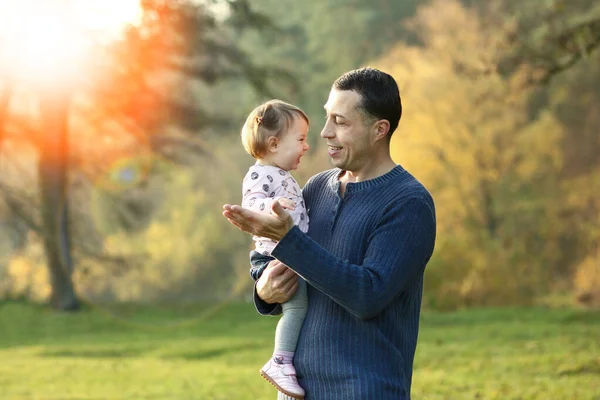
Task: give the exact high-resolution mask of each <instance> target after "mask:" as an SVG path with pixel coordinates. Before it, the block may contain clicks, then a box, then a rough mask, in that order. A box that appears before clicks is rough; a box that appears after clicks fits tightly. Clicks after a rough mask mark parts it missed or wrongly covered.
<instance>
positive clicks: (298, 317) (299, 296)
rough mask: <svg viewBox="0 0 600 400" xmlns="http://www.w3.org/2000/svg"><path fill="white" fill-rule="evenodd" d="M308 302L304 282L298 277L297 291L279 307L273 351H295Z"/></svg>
mask: <svg viewBox="0 0 600 400" xmlns="http://www.w3.org/2000/svg"><path fill="white" fill-rule="evenodd" d="M307 306H308V300H307V296H306V282H305V281H304V279H302V278H300V277H298V290H296V293H295V294H294V297H292V298H291V299H290V300H289V301H288V302H286V303H283V304H282V305H281V310H282V314H283V315H282V316H281V318H280V319H279V322H278V323H277V329H276V330H275V350H276V351H277V350H283V351H296V344H297V343H298V336H300V328H302V322H303V321H304V316H305V315H306V308H307Z"/></svg>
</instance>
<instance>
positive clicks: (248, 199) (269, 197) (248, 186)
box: [242, 162, 308, 255]
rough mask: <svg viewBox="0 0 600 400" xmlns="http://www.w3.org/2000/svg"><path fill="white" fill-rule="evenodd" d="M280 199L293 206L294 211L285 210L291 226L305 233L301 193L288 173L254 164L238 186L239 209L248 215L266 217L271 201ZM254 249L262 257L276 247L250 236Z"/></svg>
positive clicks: (269, 241) (276, 168) (275, 243)
mask: <svg viewBox="0 0 600 400" xmlns="http://www.w3.org/2000/svg"><path fill="white" fill-rule="evenodd" d="M282 197H285V198H288V199H290V200H292V201H294V202H296V208H295V209H294V210H291V211H290V210H287V211H288V212H289V213H290V214H291V216H292V218H293V219H294V224H296V225H298V228H300V230H301V231H302V232H306V231H308V215H307V214H306V207H305V205H304V199H303V198H302V190H300V186H299V185H298V182H296V180H295V179H294V178H293V177H292V175H291V174H290V173H289V171H285V170H283V169H281V168H279V167H274V166H271V165H261V164H259V163H258V162H257V163H256V164H254V165H253V166H251V167H250V168H249V169H248V173H247V174H246V176H245V177H244V182H243V185H242V207H244V208H247V209H249V210H252V211H257V212H262V213H270V212H271V205H272V204H273V201H275V200H277V199H280V198H282ZM252 239H253V240H254V242H255V249H256V251H258V252H259V253H262V254H264V255H271V251H273V249H274V248H275V246H276V245H277V242H276V241H275V240H272V239H268V238H264V237H258V236H254V237H253V238H252Z"/></svg>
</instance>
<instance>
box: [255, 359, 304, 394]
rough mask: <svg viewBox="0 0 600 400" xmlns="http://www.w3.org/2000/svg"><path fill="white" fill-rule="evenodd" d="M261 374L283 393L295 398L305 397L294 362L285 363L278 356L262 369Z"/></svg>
mask: <svg viewBox="0 0 600 400" xmlns="http://www.w3.org/2000/svg"><path fill="white" fill-rule="evenodd" d="M260 374H261V375H262V377H263V378H265V379H266V380H268V381H269V382H270V383H271V385H273V386H275V388H276V389H277V390H279V391H280V392H281V393H283V394H285V395H287V396H290V397H293V398H294V399H303V398H304V389H302V388H301V387H300V385H298V380H297V379H296V369H295V368H294V365H293V364H283V363H282V362H281V360H280V359H278V358H271V359H270V360H269V361H268V362H267V363H266V364H265V365H264V366H263V367H262V368H261V369H260Z"/></svg>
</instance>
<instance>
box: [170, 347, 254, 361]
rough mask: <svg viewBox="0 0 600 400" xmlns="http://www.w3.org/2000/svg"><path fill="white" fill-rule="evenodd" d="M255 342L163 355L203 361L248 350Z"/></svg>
mask: <svg viewBox="0 0 600 400" xmlns="http://www.w3.org/2000/svg"><path fill="white" fill-rule="evenodd" d="M252 346H255V345H254V344H242V345H235V346H228V347H219V348H212V349H203V350H198V351H193V352H181V353H179V354H167V355H164V356H161V358H163V359H165V360H187V361H202V360H207V359H211V358H216V357H221V356H224V355H226V354H229V353H235V352H241V351H244V350H248V349H249V348H251V347H252Z"/></svg>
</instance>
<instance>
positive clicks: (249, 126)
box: [242, 99, 308, 159]
mask: <svg viewBox="0 0 600 400" xmlns="http://www.w3.org/2000/svg"><path fill="white" fill-rule="evenodd" d="M297 117H301V118H304V119H305V120H306V122H307V123H308V117H307V116H306V114H305V113H304V111H302V110H301V109H300V108H298V107H296V106H294V105H292V104H289V103H286V102H284V101H281V100H277V99H275V100H269V101H267V102H266V103H263V104H261V105H260V106H258V107H256V108H255V109H254V110H252V112H251V113H250V115H248V118H246V122H245V123H244V126H243V127H242V143H243V145H244V149H246V151H247V152H248V154H250V155H251V156H252V157H254V158H255V159H260V158H263V157H264V156H265V155H266V154H267V146H268V141H269V138H270V137H272V136H274V137H277V138H278V137H279V136H280V135H281V133H282V132H285V131H286V130H287V129H288V128H289V127H290V126H291V125H292V123H293V121H294V118H297Z"/></svg>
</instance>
